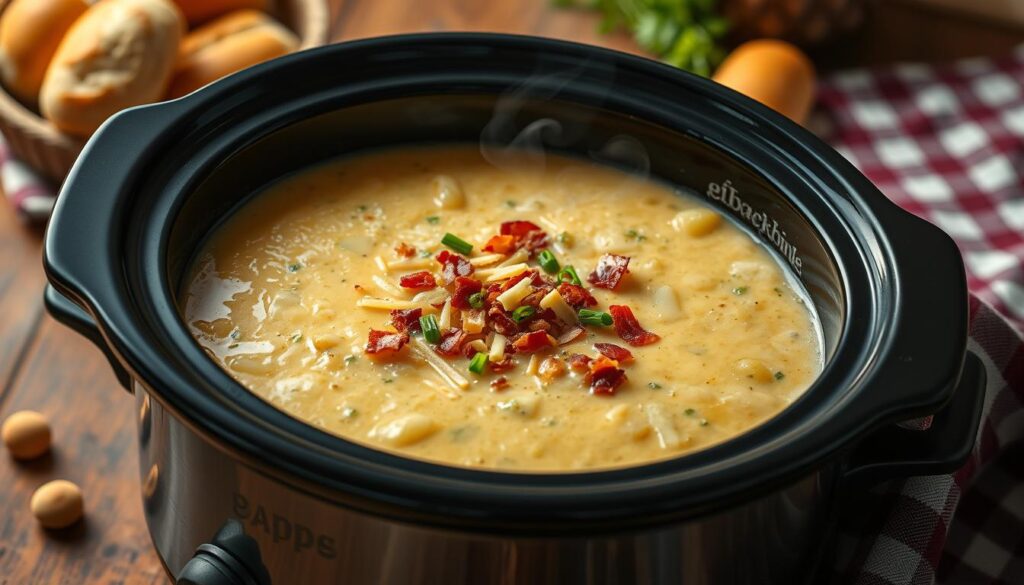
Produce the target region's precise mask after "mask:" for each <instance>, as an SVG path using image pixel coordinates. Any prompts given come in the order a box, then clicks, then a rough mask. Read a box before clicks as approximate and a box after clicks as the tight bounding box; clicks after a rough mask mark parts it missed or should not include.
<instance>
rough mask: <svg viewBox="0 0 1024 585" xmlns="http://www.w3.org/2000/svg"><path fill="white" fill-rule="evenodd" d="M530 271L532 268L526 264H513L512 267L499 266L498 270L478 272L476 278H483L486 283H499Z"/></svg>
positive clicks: (489, 269) (490, 269)
mask: <svg viewBox="0 0 1024 585" xmlns="http://www.w3.org/2000/svg"><path fill="white" fill-rule="evenodd" d="M529 269H530V267H529V266H527V265H526V263H525V262H524V263H520V264H512V265H511V266H499V267H497V268H487V269H484V270H477V271H476V276H477V277H478V278H483V279H484V282H498V281H499V280H508V279H509V278H512V277H513V276H516V275H518V274H521V273H523V272H526V271H527V270H529Z"/></svg>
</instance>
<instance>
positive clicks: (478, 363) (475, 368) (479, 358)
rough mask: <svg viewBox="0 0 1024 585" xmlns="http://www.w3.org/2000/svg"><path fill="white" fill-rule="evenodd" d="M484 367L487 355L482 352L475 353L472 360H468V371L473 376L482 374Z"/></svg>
mask: <svg viewBox="0 0 1024 585" xmlns="http://www.w3.org/2000/svg"><path fill="white" fill-rule="evenodd" d="M486 367H487V354H486V353H484V352H482V351H478V352H476V355H475V356H473V359H471V360H469V371H470V372H473V373H474V374H482V373H484V368H486Z"/></svg>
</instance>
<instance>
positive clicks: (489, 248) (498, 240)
mask: <svg viewBox="0 0 1024 585" xmlns="http://www.w3.org/2000/svg"><path fill="white" fill-rule="evenodd" d="M515 249H516V237H515V236H507V235H506V236H493V237H492V238H491V239H489V240H487V243H486V244H484V252H497V253H498V254H511V253H512V252H514V251H515Z"/></svg>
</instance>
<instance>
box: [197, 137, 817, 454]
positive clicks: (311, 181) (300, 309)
mask: <svg viewBox="0 0 1024 585" xmlns="http://www.w3.org/2000/svg"><path fill="white" fill-rule="evenodd" d="M182 312H183V314H184V317H185V319H186V320H187V322H188V325H189V326H190V328H191V330H192V332H193V333H194V335H195V337H196V339H197V340H198V342H199V343H200V344H201V345H202V346H203V347H204V348H205V349H206V350H207V351H208V352H209V354H210V356H212V358H213V359H215V360H216V361H217V362H218V363H220V364H221V365H222V366H223V367H224V368H225V369H226V370H227V371H228V372H230V374H231V375H232V376H234V377H235V378H236V379H238V380H239V381H240V382H241V383H242V384H244V385H245V386H246V387H248V388H249V389H251V390H252V391H253V392H255V393H256V394H258V395H259V396H261V397H263V398H265V399H266V400H268V401H269V402H270V403H272V404H273V405H275V406H276V407H278V408H280V409H283V410H284V411H286V412H288V413H290V414H292V415H293V416H295V417H297V418H299V419H302V420H304V421H307V422H308V423H310V424H312V425H316V426H318V427H320V428H322V429H324V430H326V431H329V432H331V433H334V434H337V435H340V436H342V437H344V438H346V439H349V440H353V441H356V442H359V443H363V444H365V445H369V446H372V447H374V448H378V449H385V450H389V451H393V452H397V453H400V454H402V455H405V456H410V457H416V458H421V459H428V460H432V461H438V462H442V463H447V464H453V465H463V466H470V467H485V468H502V469H508V470H563V471H568V470H581V469H593V468H608V467H618V466H625V465H636V464H640V463H645V462H650V461H653V460H659V459H665V458H669V457H675V456H679V455H682V454H685V453H688V452H691V451H694V450H696V449H702V448H705V447H707V446H709V445H713V444H715V443H719V442H721V441H724V440H726V439H729V438H730V437H734V436H736V435H737V434H739V433H742V432H744V431H746V430H748V429H750V428H751V427H754V426H756V425H758V424H760V423H762V422H763V421H765V420H766V419H768V418H770V417H771V416H773V415H775V414H777V413H778V412H779V411H780V410H782V409H784V408H785V407H786V406H787V405H788V404H790V403H791V402H792V401H793V400H794V399H796V398H797V397H798V396H800V394H801V393H802V392H803V391H804V390H805V389H806V388H807V387H808V386H809V385H810V384H811V382H812V381H813V380H814V378H815V376H816V375H817V374H818V372H819V370H820V361H821V358H820V350H819V340H818V333H817V328H816V325H815V323H814V321H813V318H812V315H811V313H810V312H809V310H808V308H807V306H806V305H805V303H804V301H803V299H802V297H801V295H800V294H799V292H798V291H797V290H796V289H795V288H794V287H793V286H791V284H790V282H789V281H788V279H787V278H786V276H785V274H784V272H783V270H782V268H781V267H780V265H779V264H778V262H777V261H776V259H775V258H774V257H773V256H772V255H770V254H769V253H768V252H767V251H766V249H765V248H764V247H762V246H761V245H759V244H758V243H756V242H755V241H753V240H752V239H751V238H750V237H749V236H748V235H747V234H745V233H744V232H742V231H740V230H739V229H737V228H736V227H735V226H734V225H732V224H731V223H730V222H728V221H725V220H723V218H722V217H721V216H720V215H718V214H717V213H716V212H715V211H713V210H711V209H710V208H708V207H706V206H705V205H703V204H702V203H701V202H700V201H698V200H696V199H695V198H692V197H690V196H688V195H685V194H683V193H679V192H675V191H673V190H672V189H671V188H669V187H667V186H666V185H663V184H659V183H657V182H654V181H650V180H647V179H643V178H639V177H636V176H632V175H629V174H626V173H624V172H622V171H619V170H616V169H612V168H608V167H603V166H598V165H596V164H592V163H589V162H584V161H580V160H575V159H568V158H559V157H552V156H547V157H546V158H545V159H544V160H538V159H537V158H536V157H533V156H530V155H528V154H525V153H524V154H521V155H514V154H510V153H505V154H504V155H503V156H502V160H501V164H500V165H494V164H491V163H489V162H488V161H487V160H485V158H484V157H483V156H481V154H480V153H479V151H478V150H477V149H476V148H468V147H466V148H463V147H430V148H415V149H404V150H394V151H386V152H379V153H373V154H368V155H363V156H359V157H354V158H348V159H343V160H338V161H334V162H331V163H328V164H325V165H322V166H319V167H316V168H314V169H311V170H307V171H304V172H302V173H299V174H296V175H294V176H291V177H289V178H286V179H285V180H283V181H281V182H279V183H277V184H275V185H274V186H272V187H271V188H269V189H268V190H267V192H266V193H264V194H262V195H260V196H259V197H257V198H256V199H255V200H253V201H252V202H251V203H249V204H247V205H246V206H244V207H243V208H242V209H241V210H240V211H239V212H238V213H237V214H236V215H235V216H233V217H232V218H231V219H230V220H229V221H228V222H227V223H226V224H225V225H224V226H223V227H222V228H220V229H219V230H218V231H217V232H216V233H215V234H214V235H213V236H212V238H211V239H210V241H209V242H208V244H207V245H206V247H205V248H204V249H203V250H202V251H201V253H200V254H199V256H198V258H197V260H196V263H195V266H194V268H193V272H192V274H191V276H190V278H189V279H188V281H187V283H186V290H185V294H184V295H183V306H182Z"/></svg>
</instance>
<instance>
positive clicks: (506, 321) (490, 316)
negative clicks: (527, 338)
mask: <svg viewBox="0 0 1024 585" xmlns="http://www.w3.org/2000/svg"><path fill="white" fill-rule="evenodd" d="M487 324H488V325H490V327H491V329H493V330H495V331H497V332H498V333H501V334H502V335H504V336H505V337H511V336H512V335H515V334H516V333H519V326H518V325H516V322H515V321H513V320H512V318H511V317H509V316H508V315H506V314H505V311H503V310H502V308H501V306H500V305H495V306H493V307H491V308H490V309H489V310H488V311H487Z"/></svg>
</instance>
